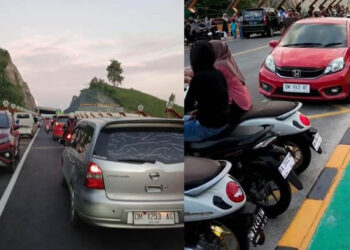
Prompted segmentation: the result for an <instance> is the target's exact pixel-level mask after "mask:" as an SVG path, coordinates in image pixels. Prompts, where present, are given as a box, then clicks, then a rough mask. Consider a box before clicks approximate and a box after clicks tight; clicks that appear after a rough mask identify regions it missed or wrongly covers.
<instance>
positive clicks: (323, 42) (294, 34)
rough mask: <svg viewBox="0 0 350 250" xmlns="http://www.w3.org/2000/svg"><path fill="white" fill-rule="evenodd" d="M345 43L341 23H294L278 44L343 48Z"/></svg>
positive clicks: (343, 28)
mask: <svg viewBox="0 0 350 250" xmlns="http://www.w3.org/2000/svg"><path fill="white" fill-rule="evenodd" d="M346 43H347V40H346V26H345V25H343V24H295V25H293V26H292V27H291V28H290V30H289V31H288V32H287V34H286V35H285V36H284V37H283V39H282V41H281V42H280V44H279V46H282V47H303V48H313V47H320V48H344V47H346Z"/></svg>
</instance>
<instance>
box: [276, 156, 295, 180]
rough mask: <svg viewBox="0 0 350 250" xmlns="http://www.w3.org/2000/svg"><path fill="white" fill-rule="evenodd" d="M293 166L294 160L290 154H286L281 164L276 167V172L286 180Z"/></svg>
mask: <svg viewBox="0 0 350 250" xmlns="http://www.w3.org/2000/svg"><path fill="white" fill-rule="evenodd" d="M294 164H295V160H294V158H293V156H292V155H291V154H290V153H288V154H287V156H286V157H285V158H284V160H283V162H282V164H281V165H280V166H279V167H278V171H280V173H281V175H282V176H283V178H284V179H286V178H287V176H288V175H289V172H290V171H291V170H292V168H293V167H294Z"/></svg>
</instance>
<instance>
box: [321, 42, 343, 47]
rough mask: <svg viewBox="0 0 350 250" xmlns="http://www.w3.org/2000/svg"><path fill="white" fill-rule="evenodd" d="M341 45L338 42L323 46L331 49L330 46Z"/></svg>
mask: <svg viewBox="0 0 350 250" xmlns="http://www.w3.org/2000/svg"><path fill="white" fill-rule="evenodd" d="M341 44H344V43H340V42H338V43H327V44H325V45H324V47H332V46H336V45H341Z"/></svg>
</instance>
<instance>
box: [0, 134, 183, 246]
mask: <svg viewBox="0 0 350 250" xmlns="http://www.w3.org/2000/svg"><path fill="white" fill-rule="evenodd" d="M51 136H52V134H51V133H50V134H46V133H45V132H44V130H42V131H39V134H38V136H37V137H36V139H35V141H34V143H33V145H32V148H31V149H30V151H29V154H28V157H27V158H26V160H25V163H24V165H23V167H22V170H21V172H20V175H19V177H18V179H17V182H16V185H15V186H14V189H13V191H12V194H11V196H10V198H9V200H8V202H7V205H6V207H5V210H4V212H3V214H2V216H1V218H0V249H7V250H11V249H13V250H18V249H26V250H29V249H35V250H40V249H45V250H46V249H50V250H53V249H65V250H70V249H74V250H79V249H84V250H87V249H94V250H95V249H183V230H182V229H172V230H168V229H162V230H127V229H109V228H108V229H106V228H99V227H93V226H88V225H86V226H84V227H82V228H79V229H74V228H73V227H72V226H71V225H70V222H69V209H70V205H69V193H68V190H67V189H66V188H64V187H62V186H61V185H60V172H59V162H60V157H61V153H62V151H63V146H62V145H60V144H59V143H58V142H56V141H53V140H52V138H51ZM25 147H26V144H23V146H22V147H21V149H22V151H21V153H22V154H23V152H24V149H25ZM10 178H11V174H8V173H5V171H1V172H0V193H1V194H2V193H3V192H4V190H5V188H6V186H7V185H6V184H7V183H8V182H9V180H10Z"/></svg>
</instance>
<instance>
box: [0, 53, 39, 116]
mask: <svg viewBox="0 0 350 250" xmlns="http://www.w3.org/2000/svg"><path fill="white" fill-rule="evenodd" d="M4 99H6V100H9V101H10V103H15V104H17V105H20V106H23V107H25V108H27V109H30V110H33V111H34V110H35V108H36V105H35V101H34V97H33V96H32V94H31V93H30V89H29V87H28V84H27V83H26V82H25V81H24V80H23V78H22V76H21V74H20V73H19V71H18V69H17V67H16V65H14V64H13V62H12V60H11V56H10V54H9V53H8V51H6V50H4V49H1V48H0V102H1V103H2V101H3V100H4Z"/></svg>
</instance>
